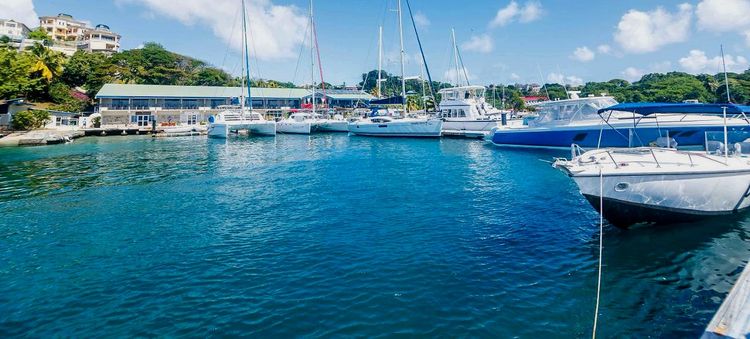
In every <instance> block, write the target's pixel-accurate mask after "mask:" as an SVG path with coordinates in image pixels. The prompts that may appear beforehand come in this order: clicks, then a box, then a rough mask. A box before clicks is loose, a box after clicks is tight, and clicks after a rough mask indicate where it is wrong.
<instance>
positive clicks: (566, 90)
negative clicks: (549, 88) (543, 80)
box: [557, 65, 570, 99]
mask: <svg viewBox="0 0 750 339" xmlns="http://www.w3.org/2000/svg"><path fill="white" fill-rule="evenodd" d="M557 73H558V74H560V77H561V78H562V85H563V89H564V90H565V96H566V97H568V99H570V93H568V85H566V84H565V75H563V74H562V72H560V65H557Z"/></svg>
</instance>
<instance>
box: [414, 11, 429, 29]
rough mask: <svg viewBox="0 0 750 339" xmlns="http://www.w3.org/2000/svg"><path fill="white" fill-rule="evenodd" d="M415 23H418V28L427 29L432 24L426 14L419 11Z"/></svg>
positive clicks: (415, 15) (415, 16)
mask: <svg viewBox="0 0 750 339" xmlns="http://www.w3.org/2000/svg"><path fill="white" fill-rule="evenodd" d="M414 23H416V24H417V26H418V27H427V26H429V25H430V23H431V22H430V19H428V18H427V16H426V15H425V14H424V13H422V12H419V11H417V12H416V13H414Z"/></svg>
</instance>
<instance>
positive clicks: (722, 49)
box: [720, 45, 732, 104]
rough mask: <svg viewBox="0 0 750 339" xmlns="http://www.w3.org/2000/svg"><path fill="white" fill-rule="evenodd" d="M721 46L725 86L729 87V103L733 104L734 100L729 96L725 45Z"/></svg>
mask: <svg viewBox="0 0 750 339" xmlns="http://www.w3.org/2000/svg"><path fill="white" fill-rule="evenodd" d="M720 46H721V64H722V66H723V67H724V85H726V86H727V103H729V104H731V103H732V98H731V97H730V96H729V77H728V76H727V62H726V61H725V60H724V45H720Z"/></svg>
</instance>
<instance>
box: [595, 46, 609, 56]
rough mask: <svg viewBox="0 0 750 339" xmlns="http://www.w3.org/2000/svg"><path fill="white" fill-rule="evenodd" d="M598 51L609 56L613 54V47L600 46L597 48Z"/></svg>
mask: <svg viewBox="0 0 750 339" xmlns="http://www.w3.org/2000/svg"><path fill="white" fill-rule="evenodd" d="M596 51H597V52H599V53H601V54H609V53H612V46H610V45H607V44H603V45H599V46H596Z"/></svg>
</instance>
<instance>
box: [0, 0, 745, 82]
mask: <svg viewBox="0 0 750 339" xmlns="http://www.w3.org/2000/svg"><path fill="white" fill-rule="evenodd" d="M247 1H248V3H249V7H250V8H251V10H250V13H251V17H250V20H251V23H252V24H251V27H253V29H252V30H251V39H252V40H253V47H254V53H252V54H253V56H254V58H253V62H252V68H253V76H256V77H257V76H260V77H263V78H271V79H277V80H283V81H294V82H296V83H303V82H309V77H310V76H309V74H310V65H309V62H310V61H309V58H310V57H309V52H306V51H305V52H303V53H302V58H301V59H299V61H300V62H299V63H300V65H299V67H298V66H297V64H298V55H299V52H300V46H301V45H300V44H301V43H304V42H303V40H302V35H303V32H304V31H305V29H306V27H307V26H306V22H305V20H306V17H305V16H306V14H307V7H308V2H307V1H301V0H247ZM2 2H3V3H2V4H0V17H12V18H16V19H18V20H26V21H28V20H30V19H24V18H29V17H32V15H31V14H30V11H31V12H33V13H35V14H36V15H54V14H57V13H59V12H65V13H69V14H72V15H73V16H75V17H76V18H78V19H82V20H86V21H90V22H91V23H93V24H97V23H105V24H107V25H109V26H110V27H111V28H112V29H113V30H115V31H117V32H118V33H120V34H122V36H123V40H122V47H123V49H130V48H136V47H138V46H139V45H141V44H142V43H143V42H146V41H155V42H158V43H160V44H162V45H164V46H165V47H166V48H168V49H170V50H173V51H176V52H179V53H183V54H186V55H189V56H193V57H196V58H198V59H201V60H205V61H208V62H209V63H211V64H213V65H215V66H218V67H222V68H224V69H227V70H228V71H230V72H234V73H237V72H238V68H239V59H240V58H239V51H238V49H237V46H238V45H239V43H240V37H239V33H238V30H239V26H238V22H239V16H238V15H237V13H238V12H237V11H238V9H239V0H96V1H95V0H33V2H32V0H3V1H2ZM411 5H412V9H413V10H414V11H415V12H416V13H417V14H418V15H417V17H418V20H417V21H418V22H419V29H420V34H421V38H422V41H423V44H424V47H425V52H426V55H427V62H428V64H429V66H430V70H431V73H432V76H433V80H443V81H445V80H450V79H452V78H451V77H452V76H453V75H452V74H450V73H451V72H450V70H451V69H452V67H451V63H452V59H451V58H452V53H451V42H450V29H451V28H452V27H453V28H455V30H456V35H457V40H458V42H459V45H460V46H461V54H462V56H463V59H464V64H465V65H466V67H467V69H468V72H469V75H470V80H471V82H472V83H478V84H490V83H511V82H522V83H525V82H540V81H541V78H544V80H545V81H550V80H554V81H556V82H559V81H560V79H565V81H566V82H567V83H574V84H575V83H580V82H585V81H602V80H609V79H612V78H625V79H628V80H637V79H638V78H639V77H640V75H641V74H643V73H649V72H665V71H671V70H680V71H688V72H691V73H701V72H707V73H715V72H717V71H718V69H719V61H718V60H719V59H717V56H718V55H719V45H720V44H724V46H725V47H724V48H725V53H726V54H727V55H728V58H727V64H728V66H729V68H730V70H735V71H742V70H745V69H747V68H748V60H747V59H746V58H747V56H748V55H750V53H748V52H749V51H750V38H748V37H750V17H748V15H747V13H750V0H697V1H692V2H685V1H658V2H657V1H646V0H630V1H551V0H548V1H544V0H539V1H505V0H503V1H497V0H491V1H490V0H472V1H463V2H455V1H450V2H448V1H429V0H412V3H411ZM395 8H396V0H382V1H377V0H347V1H334V0H317V1H316V2H315V17H316V23H317V29H318V39H319V44H320V52H321V58H322V63H323V67H324V77H325V80H326V81H327V82H332V83H335V84H340V83H342V82H346V83H347V84H352V83H354V82H357V81H358V80H359V75H360V74H361V73H362V72H364V71H366V70H369V69H374V68H375V67H376V66H377V29H378V28H377V27H378V25H381V24H382V25H383V26H384V40H385V41H384V50H385V51H384V54H385V55H386V61H384V64H385V67H384V68H385V69H386V70H388V71H390V72H394V73H398V72H399V68H398V63H397V62H395V61H396V60H397V56H398V35H397V21H396V14H395V12H393V11H391V9H395ZM404 9H405V4H404ZM407 13H408V12H405V17H404V25H405V32H404V36H405V40H406V50H407V54H408V58H407V59H408V60H409V62H408V65H407V76H409V75H418V74H419V63H418V62H417V59H416V57H415V56H416V54H417V53H418V48H417V45H416V40H415V38H414V33H413V30H412V28H411V24H410V22H409V21H408V17H407V16H406V14H407ZM233 33H234V34H233ZM228 42H232V45H231V46H230V43H228ZM295 70H297V71H296V72H295ZM540 73H541V74H540Z"/></svg>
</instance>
